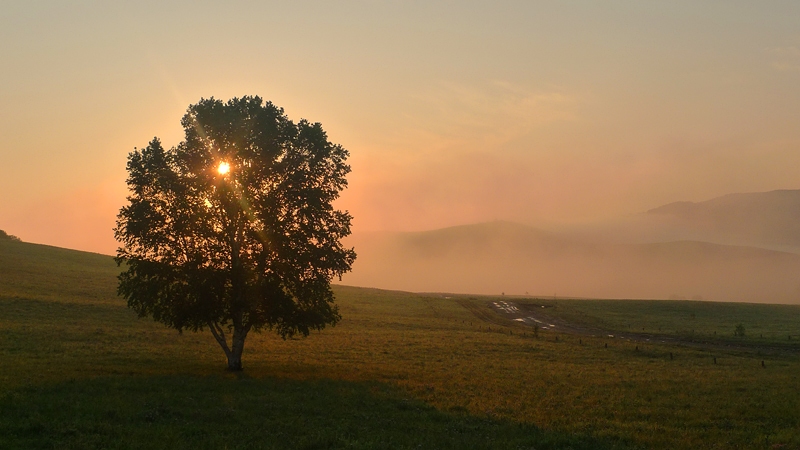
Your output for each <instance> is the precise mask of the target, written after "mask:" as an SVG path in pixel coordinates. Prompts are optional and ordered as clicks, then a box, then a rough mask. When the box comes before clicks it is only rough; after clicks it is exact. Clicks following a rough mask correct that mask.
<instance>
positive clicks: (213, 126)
mask: <svg viewBox="0 0 800 450" xmlns="http://www.w3.org/2000/svg"><path fill="white" fill-rule="evenodd" d="M181 124H182V125H183V128H184V131H185V140H184V141H183V142H181V143H180V144H178V146H177V147H173V148H171V149H169V150H165V149H164V148H163V147H162V145H161V142H160V141H159V140H158V138H154V139H153V140H152V141H151V142H150V144H149V145H148V146H147V147H146V148H143V149H141V150H134V151H133V152H132V153H130V155H129V156H128V165H127V169H128V180H127V183H128V189H129V190H130V196H129V197H128V201H129V202H130V204H129V205H127V206H125V207H123V208H122V209H121V210H120V213H119V216H118V218H117V227H116V229H115V233H116V238H117V240H118V241H119V242H121V243H122V247H121V248H119V249H118V250H117V258H116V260H117V263H118V264H120V265H123V266H124V267H125V271H124V272H123V273H122V274H121V275H120V277H119V280H120V282H119V289H118V290H119V294H120V295H122V296H123V297H125V298H126V299H127V301H128V306H129V307H131V308H133V309H134V310H135V311H137V312H138V314H139V315H140V316H141V317H144V316H152V317H153V318H154V319H155V320H156V321H159V322H163V323H164V324H166V325H167V326H170V327H172V328H175V329H177V330H179V331H182V330H192V331H199V330H202V329H204V328H206V327H208V328H209V329H210V330H211V332H212V333H213V335H214V337H215V338H216V340H217V342H219V344H220V346H221V347H222V349H223V350H224V351H225V354H226V356H227V358H228V368H229V369H231V370H241V368H242V364H241V355H242V350H243V348H244V340H245V338H246V336H247V334H248V333H249V332H250V331H260V330H263V329H270V330H275V331H277V332H278V333H279V334H280V335H281V336H283V337H284V338H286V337H290V336H293V335H296V334H302V335H306V336H307V335H308V334H309V332H310V330H313V329H316V330H321V329H323V328H324V327H325V326H326V325H328V324H330V325H333V324H335V323H336V322H337V321H338V320H339V319H340V316H339V313H338V309H337V307H336V305H335V304H334V296H333V292H332V291H331V288H330V281H331V280H332V278H333V277H334V276H339V277H341V275H342V274H343V273H345V272H347V271H349V270H350V266H351V265H352V263H353V261H354V260H355V252H354V251H353V250H352V249H347V248H344V247H343V246H342V244H341V242H340V240H341V238H343V237H345V236H347V235H349V234H350V221H351V216H350V215H349V213H347V212H346V211H345V212H343V211H339V210H336V209H334V208H333V206H332V202H333V201H334V200H335V199H337V198H338V197H339V194H340V192H341V191H342V190H343V189H344V188H345V187H346V186H347V180H346V179H345V176H346V175H347V173H349V172H350V167H349V166H348V165H347V164H346V163H345V160H346V159H347V157H348V152H347V150H345V149H344V148H342V147H341V146H340V145H336V144H332V143H330V142H329V141H328V138H327V135H326V134H325V132H324V131H323V130H322V127H321V125H320V124H319V123H309V122H308V121H306V120H301V121H300V122H298V123H297V124H295V123H293V122H292V121H290V120H289V119H288V118H287V117H286V115H285V114H284V112H283V109H281V108H278V107H276V106H275V105H273V104H272V103H271V102H266V103H264V101H263V100H262V99H261V98H259V97H243V98H234V99H232V100H229V101H228V102H227V103H225V102H222V101H220V100H215V99H213V98H211V99H201V100H200V102H199V103H197V104H196V105H191V106H189V109H188V111H187V113H186V115H185V116H184V117H183V119H182V121H181ZM223 163H225V164H227V166H226V169H229V171H227V172H225V171H224V170H220V167H221V164H223ZM228 335H230V339H229V338H228Z"/></svg>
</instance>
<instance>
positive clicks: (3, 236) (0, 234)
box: [0, 230, 20, 241]
mask: <svg viewBox="0 0 800 450" xmlns="http://www.w3.org/2000/svg"><path fill="white" fill-rule="evenodd" d="M19 240H20V239H19V238H18V237H16V236H14V235H13V234H8V233H6V232H5V231H3V230H0V241H19Z"/></svg>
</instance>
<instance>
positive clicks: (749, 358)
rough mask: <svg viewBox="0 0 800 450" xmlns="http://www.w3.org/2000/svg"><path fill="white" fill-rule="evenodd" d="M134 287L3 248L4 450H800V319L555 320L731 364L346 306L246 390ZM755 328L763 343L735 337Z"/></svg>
mask: <svg viewBox="0 0 800 450" xmlns="http://www.w3.org/2000/svg"><path fill="white" fill-rule="evenodd" d="M118 271H119V269H118V268H117V267H116V266H115V264H114V262H113V260H112V258H110V257H108V256H104V255H95V254H88V253H82V252H77V251H71V250H64V249H57V248H53V247H47V246H40V245H34V244H26V243H20V242H7V241H0V358H2V364H0V448H215V449H216V448H307V449H312V448H498V449H501V448H502V449H505V448H536V449H547V448H573V449H579V448H586V449H594V448H656V449H658V448H663V449H668V448H669V449H672V448H687V449H688V448H709V449H711V448H721V449H722V448H725V449H727V448H743V449H744V448H747V449H750V448H754V449H776V448H783V449H797V448H800V357H799V356H798V352H797V347H795V345H797V344H800V342H797V344H796V343H795V341H800V307H798V306H781V305H749V304H724V303H710V302H708V303H705V302H669V301H649V302H645V301H611V300H552V302H553V303H552V305H551V306H552V307H551V308H549V310H548V312H550V313H552V314H558V315H559V317H563V318H564V319H565V320H572V321H576V322H579V323H585V324H589V325H592V326H602V327H604V328H607V329H609V330H615V329H619V330H626V329H631V330H633V329H641V328H644V329H645V332H654V333H655V332H661V333H667V334H675V335H686V334H687V333H688V335H690V336H691V335H702V336H712V337H713V336H718V337H719V339H729V338H730V339H737V340H736V342H739V343H740V344H742V345H739V346H737V347H736V348H733V349H731V350H726V349H725V348H724V347H719V346H714V347H710V348H703V347H697V346H684V345H679V344H669V345H664V344H642V343H633V342H626V341H619V340H614V339H608V338H600V337H596V338H593V337H587V336H582V337H580V338H579V337H578V336H572V335H566V334H557V333H554V332H549V331H541V332H540V333H539V335H538V337H535V336H534V335H533V333H532V332H531V330H530V329H529V328H525V327H522V326H520V325H517V324H514V323H513V322H510V321H509V322H507V323H506V322H503V321H502V320H498V319H497V318H496V317H492V316H491V315H485V313H486V311H488V312H490V313H492V314H494V313H493V312H492V311H490V310H489V308H488V306H487V305H488V304H489V303H490V302H491V301H494V300H495V298H492V297H476V296H450V295H447V296H445V295H433V294H413V293H404V292H393V291H381V290H376V289H364V288H354V287H347V286H336V287H335V292H336V295H337V303H338V304H339V306H340V312H341V314H342V317H343V320H342V321H341V322H340V323H339V324H338V325H337V326H335V327H333V328H330V329H326V330H324V331H323V332H321V333H314V334H312V335H311V336H309V337H308V338H305V339H290V340H282V339H280V337H278V336H276V335H273V334H269V333H265V334H260V335H251V336H250V337H248V341H247V344H246V349H245V357H244V364H245V371H244V373H241V374H232V373H228V372H226V371H225V370H224V367H225V359H224V355H223V353H222V351H221V350H220V349H219V347H218V346H217V344H216V342H215V341H214V340H213V338H212V337H211V335H210V333H199V334H195V333H183V334H178V333H177V332H175V331H174V330H171V329H167V328H165V327H164V326H162V325H160V324H158V323H155V322H153V321H152V320H150V319H138V318H137V317H136V315H135V314H134V313H133V312H132V311H130V310H129V309H127V307H126V305H125V302H124V301H123V300H121V299H119V298H118V297H117V296H116V294H115V291H116V278H115V277H116V275H117V273H118ZM446 297H451V298H446ZM465 301H466V302H469V303H468V304H470V305H472V306H471V307H469V308H467V307H464V306H463V304H464V302H465ZM519 301H536V300H534V299H528V300H525V299H519ZM475 311H481V313H480V314H476V313H475ZM488 318H491V320H488ZM738 323H742V324H744V326H745V328H746V330H747V333H746V335H745V336H744V337H739V338H734V337H732V336H730V337H729V335H732V333H733V329H734V327H735V325H736V324H738ZM715 332H716V335H715V334H714V333H715ZM789 336H793V337H794V336H798V338H797V339H795V340H793V341H790V340H789ZM765 341H768V342H769V343H776V344H777V343H780V345H781V346H783V347H781V348H782V349H783V351H780V352H762V351H761V349H762V348H763V342H765ZM636 347H638V349H637V348H636ZM715 358H716V363H715V362H714V361H715ZM762 362H763V366H762Z"/></svg>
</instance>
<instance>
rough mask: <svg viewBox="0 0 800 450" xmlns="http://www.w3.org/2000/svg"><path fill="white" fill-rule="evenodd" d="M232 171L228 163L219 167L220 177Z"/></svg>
mask: <svg viewBox="0 0 800 450" xmlns="http://www.w3.org/2000/svg"><path fill="white" fill-rule="evenodd" d="M230 171H231V165H230V164H228V163H226V162H225V161H222V162H221V163H219V167H217V172H219V174H220V175H225V174H227V173H228V172H230Z"/></svg>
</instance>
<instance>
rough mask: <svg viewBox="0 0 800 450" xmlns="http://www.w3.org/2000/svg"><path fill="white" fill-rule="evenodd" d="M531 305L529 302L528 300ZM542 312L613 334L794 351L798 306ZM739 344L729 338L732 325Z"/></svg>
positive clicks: (581, 307) (799, 336)
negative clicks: (740, 329)
mask: <svg viewBox="0 0 800 450" xmlns="http://www.w3.org/2000/svg"><path fill="white" fill-rule="evenodd" d="M534 302H535V301H534ZM546 302H547V303H548V304H550V305H552V306H554V307H553V308H549V309H548V310H547V312H548V313H550V314H553V315H557V316H560V317H562V318H564V319H566V320H569V321H571V322H574V323H583V324H587V325H591V326H597V327H602V328H604V329H608V330H615V331H630V332H639V333H653V334H663V335H674V336H683V337H692V336H695V337H704V338H711V339H714V338H716V339H720V340H724V341H727V342H739V343H749V344H753V345H758V344H764V345H776V344H780V345H783V346H785V347H787V348H795V349H797V350H800V305H765V304H753V303H714V302H702V301H686V300H681V301H677V300H676V301H672V300H670V301H664V300H555V301H553V300H548V301H546ZM740 323H741V324H743V325H744V326H745V330H746V335H745V336H744V339H740V338H735V337H734V329H735V328H736V325H737V324H740Z"/></svg>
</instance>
